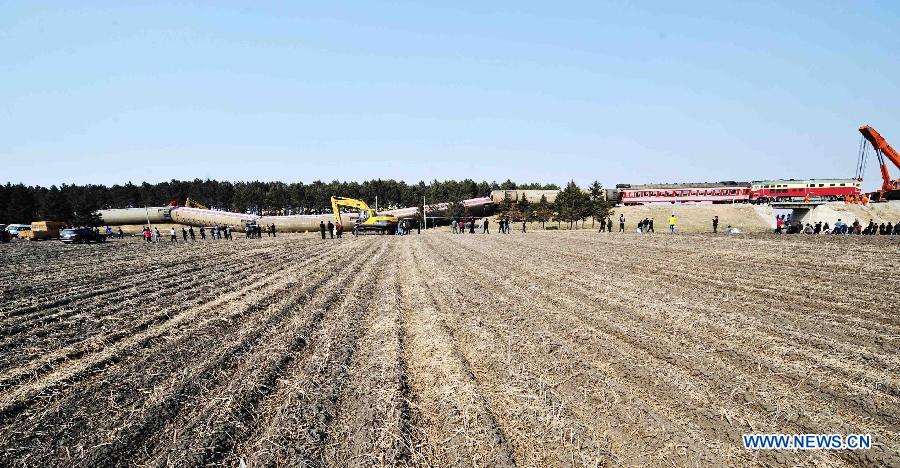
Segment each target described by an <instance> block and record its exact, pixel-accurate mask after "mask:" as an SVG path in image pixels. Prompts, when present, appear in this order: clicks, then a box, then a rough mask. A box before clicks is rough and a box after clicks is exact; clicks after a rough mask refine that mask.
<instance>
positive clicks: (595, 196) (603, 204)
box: [589, 180, 611, 228]
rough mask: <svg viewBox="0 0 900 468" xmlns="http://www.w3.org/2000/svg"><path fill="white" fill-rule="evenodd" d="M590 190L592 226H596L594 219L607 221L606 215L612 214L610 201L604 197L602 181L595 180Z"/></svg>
mask: <svg viewBox="0 0 900 468" xmlns="http://www.w3.org/2000/svg"><path fill="white" fill-rule="evenodd" d="M589 192H590V204H589V208H590V216H591V228H593V227H594V220H598V219H599V220H600V222H601V223H603V222H606V217H607V216H609V215H610V207H611V205H610V203H609V201H608V200H605V199H604V196H603V186H602V185H600V182H598V181H596V180H595V181H594V183H593V184H591V187H590V189H589Z"/></svg>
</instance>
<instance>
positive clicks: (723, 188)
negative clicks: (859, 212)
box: [616, 179, 861, 205]
mask: <svg viewBox="0 0 900 468" xmlns="http://www.w3.org/2000/svg"><path fill="white" fill-rule="evenodd" d="M860 184H861V182H860V181H859V180H858V179H806V180H794V179H787V180H760V181H754V182H732V181H727V182H708V183H686V184H648V185H630V184H618V185H616V190H617V192H618V201H619V203H620V204H622V205H649V204H657V203H702V204H722V203H769V202H784V201H806V200H811V201H837V200H844V199H845V198H846V197H854V196H855V197H859V196H860V194H861V190H860Z"/></svg>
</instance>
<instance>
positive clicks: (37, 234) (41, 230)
mask: <svg viewBox="0 0 900 468" xmlns="http://www.w3.org/2000/svg"><path fill="white" fill-rule="evenodd" d="M65 228H66V223H63V222H61V221H35V222H33V223H31V236H29V237H28V239H29V240H33V241H35V240H50V239H59V232H60V231H61V230H63V229H65Z"/></svg>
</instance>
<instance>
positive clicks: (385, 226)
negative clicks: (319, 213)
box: [331, 197, 400, 235]
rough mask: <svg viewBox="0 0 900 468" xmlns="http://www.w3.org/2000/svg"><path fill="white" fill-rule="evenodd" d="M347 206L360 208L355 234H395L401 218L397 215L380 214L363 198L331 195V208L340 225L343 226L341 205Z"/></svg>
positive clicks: (354, 225)
mask: <svg viewBox="0 0 900 468" xmlns="http://www.w3.org/2000/svg"><path fill="white" fill-rule="evenodd" d="M342 206H346V207H350V208H356V209H358V210H359V217H358V218H357V219H356V222H355V223H354V224H353V235H358V234H360V233H363V232H378V233H381V234H394V233H395V232H396V231H397V225H398V224H400V219H399V218H397V217H395V216H384V215H379V214H378V213H376V212H375V210H373V209H372V208H369V205H367V204H366V202H364V201H362V200H357V199H355V198H344V197H331V209H332V212H333V213H334V219H335V221H336V222H337V225H338V226H342V223H343V221H341V207H342Z"/></svg>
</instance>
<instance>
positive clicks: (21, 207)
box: [0, 179, 559, 225]
mask: <svg viewBox="0 0 900 468" xmlns="http://www.w3.org/2000/svg"><path fill="white" fill-rule="evenodd" d="M517 189H519V190H540V189H544V190H549V189H559V187H558V186H556V185H554V184H540V183H529V184H517V183H515V182H512V181H511V180H507V181H505V182H502V183H497V182H486V181H482V182H475V181H474V180H471V179H465V180H462V181H455V180H447V181H438V180H434V181H431V182H429V183H425V182H419V183H417V184H407V183H406V182H403V181H396V180H391V179H388V180H382V179H377V180H368V181H364V182H342V181H332V182H323V181H318V180H317V181H314V182H312V183H309V184H305V183H302V182H293V183H284V182H260V181H252V182H227V181H216V180H200V179H194V180H192V181H180V180H172V181H170V182H161V183H157V184H150V183H146V182H144V183H142V184H140V185H135V184H132V183H130V182H129V183H127V184H124V185H118V184H117V185H112V186H106V185H94V184H91V185H67V184H63V185H60V186H58V187H57V186H55V185H54V186H51V187H41V186H26V185H24V184H15V185H14V184H11V183H7V184H6V185H0V224H12V223H23V224H26V223H30V222H32V221H35V220H48V221H65V222H67V223H70V224H75V225H94V224H96V223H97V222H98V220H97V218H96V215H95V213H96V211H97V210H100V209H108V208H133V207H142V206H162V205H166V204H168V203H169V202H170V201H173V200H174V201H177V202H178V203H184V200H185V199H186V198H188V197H190V198H191V199H193V200H197V201H199V202H200V203H203V204H205V205H206V206H208V207H210V208H214V209H220V210H227V211H235V212H251V213H257V214H262V213H280V212H282V210H283V211H284V212H285V213H294V214H304V213H322V212H324V211H326V210H328V209H330V207H331V202H330V198H331V196H332V195H339V196H344V197H352V198H359V199H362V200H367V201H369V202H372V201H374V200H375V198H376V196H377V197H378V202H379V207H380V208H396V207H406V206H417V205H420V204H421V203H422V197H425V199H426V200H427V201H428V202H429V203H432V202H443V201H456V202H460V201H461V200H464V199H467V198H476V197H484V196H488V195H490V192H491V191H492V190H517ZM459 205H461V203H459Z"/></svg>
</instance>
